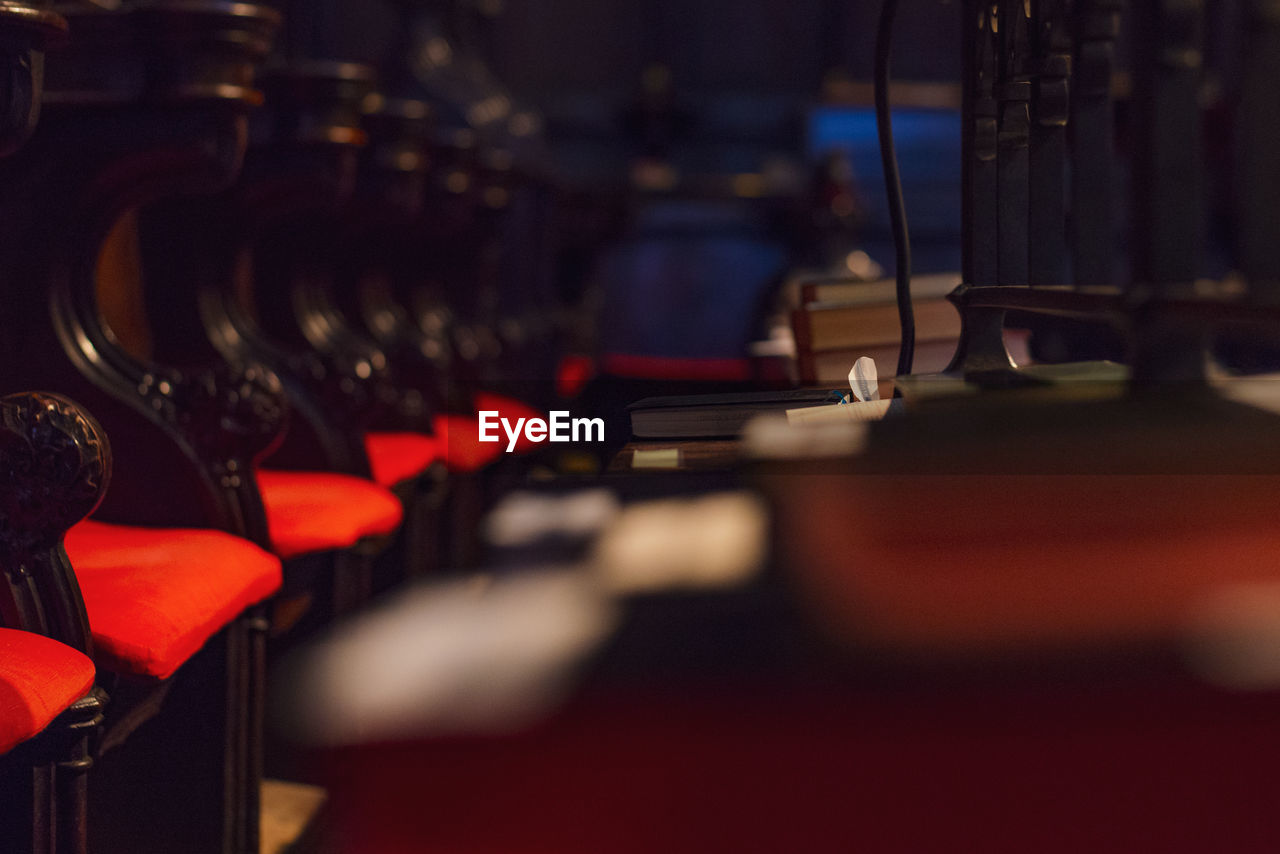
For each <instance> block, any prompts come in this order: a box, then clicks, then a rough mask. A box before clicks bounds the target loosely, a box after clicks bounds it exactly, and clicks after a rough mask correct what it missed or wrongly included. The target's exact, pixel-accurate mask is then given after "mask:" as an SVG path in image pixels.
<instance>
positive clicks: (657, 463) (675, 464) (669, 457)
mask: <svg viewBox="0 0 1280 854" xmlns="http://www.w3.org/2000/svg"><path fill="white" fill-rule="evenodd" d="M631 467H632V468H633V469H675V468H680V449H679V448H654V449H652V450H649V449H646V448H637V449H636V450H634V451H632V452H631Z"/></svg>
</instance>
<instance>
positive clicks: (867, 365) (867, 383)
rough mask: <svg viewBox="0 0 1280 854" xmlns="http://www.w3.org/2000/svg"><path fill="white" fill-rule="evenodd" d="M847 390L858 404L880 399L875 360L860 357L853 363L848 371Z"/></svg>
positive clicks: (868, 357)
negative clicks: (850, 390) (850, 391)
mask: <svg viewBox="0 0 1280 854" xmlns="http://www.w3.org/2000/svg"><path fill="white" fill-rule="evenodd" d="M849 388H851V389H853V396H854V397H855V398H856V399H857V400H858V402H859V403H866V402H867V401H869V400H879V399H880V383H879V375H878V374H877V372H876V360H875V359H873V358H871V357H870V356H862V357H861V358H859V359H858V361H856V362H854V363H853V368H852V369H850V371H849Z"/></svg>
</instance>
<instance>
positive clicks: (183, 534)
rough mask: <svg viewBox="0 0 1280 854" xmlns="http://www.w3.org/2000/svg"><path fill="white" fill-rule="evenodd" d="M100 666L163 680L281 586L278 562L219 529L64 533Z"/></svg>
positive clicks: (95, 525)
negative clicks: (243, 612)
mask: <svg viewBox="0 0 1280 854" xmlns="http://www.w3.org/2000/svg"><path fill="white" fill-rule="evenodd" d="M66 548H67V556H68V557H70V558H71V565H72V566H73V567H75V571H76V578H77V579H78V580H79V582H80V591H81V593H82V594H83V595H84V604H85V610H86V611H87V612H88V614H89V627H90V628H91V629H92V630H93V643H94V647H95V652H96V655H97V658H98V663H99V664H101V665H102V666H103V667H104V668H106V669H109V670H112V671H115V672H118V673H127V674H130V675H134V676H144V677H151V678H155V679H165V678H167V677H169V676H171V675H172V674H173V672H174V671H175V670H177V669H178V668H179V667H181V666H182V664H183V662H185V661H186V660H187V659H188V658H190V657H191V656H192V655H194V654H195V653H196V651H197V650H199V649H200V647H202V646H204V643H205V641H207V640H209V638H211V637H213V636H214V635H215V634H216V633H217V632H218V631H219V630H220V629H221V628H222V627H223V626H225V625H227V624H228V623H230V622H231V621H232V620H234V619H235V618H236V616H237V615H238V614H240V613H241V612H242V611H244V609H245V608H248V607H249V606H250V605H253V604H255V603H257V602H261V601H262V600H263V599H266V598H267V597H268V596H270V595H271V594H272V593H274V592H275V591H276V590H277V589H278V588H279V587H280V581H281V573H280V560H279V558H277V557H275V556H274V555H272V554H269V553H267V552H265V551H263V550H262V549H260V548H258V547H257V546H255V545H254V544H253V543H250V542H248V541H247V540H242V539H240V538H239V537H234V536H232V535H231V534H227V533H224V532H222V531H208V530H196V529H186V528H135V527H130V526H126V525H108V524H104V523H102V522H94V521H92V520H86V521H84V522H81V523H80V524H78V525H76V526H75V527H73V528H72V529H71V530H70V531H69V532H67V540H66Z"/></svg>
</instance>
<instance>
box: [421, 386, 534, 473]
mask: <svg viewBox="0 0 1280 854" xmlns="http://www.w3.org/2000/svg"><path fill="white" fill-rule="evenodd" d="M475 403H476V411H477V412H479V411H480V410H486V411H493V412H497V413H498V414H499V417H500V418H505V419H507V421H508V422H510V423H511V424H512V426H514V425H515V424H516V422H517V420H518V419H521V418H523V419H525V420H528V419H530V418H545V415H544V414H543V413H541V412H538V411H537V410H536V409H533V408H531V407H529V406H528V405H526V404H524V403H521V402H520V401H518V400H515V399H513V398H510V397H504V396H503V395H500V394H491V393H489V392H479V393H477V394H476V398H475ZM435 431H436V442H437V445H438V453H439V455H440V457H441V458H442V459H443V460H444V462H445V465H447V466H448V467H449V470H450V471H460V472H470V471H476V470H478V469H481V468H484V467H485V466H487V465H489V463H492V462H493V461H494V460H496V459H498V458H499V457H501V456H502V455H503V454H504V453H505V452H506V449H507V438H506V436H505V434H504V433H503V431H502V429H501V428H499V430H498V434H499V436H501V437H502V438H501V440H500V441H497V442H481V441H480V422H479V420H478V417H477V416H473V415H440V416H437V417H436V420H435ZM534 447H536V446H535V445H534V444H533V443H531V442H529V441H528V440H527V439H525V438H524V435H523V431H522V433H521V436H520V439H519V440H518V441H517V442H516V446H515V453H517V454H523V453H527V452H528V451H530V450H532V449H533V448H534Z"/></svg>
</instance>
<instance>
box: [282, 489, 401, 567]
mask: <svg viewBox="0 0 1280 854" xmlns="http://www.w3.org/2000/svg"><path fill="white" fill-rule="evenodd" d="M258 489H259V490H260V491H261V492H262V503H263V504H264V505H266V510H267V526H268V528H269V529H270V530H271V547H272V548H273V549H274V550H275V553H276V554H278V555H280V557H282V558H291V557H297V556H299V555H304V554H308V553H311V552H322V551H328V550H330V549H345V548H350V547H351V546H353V545H355V544H356V543H357V542H358V541H359V540H361V539H362V538H364V537H381V536H386V535H387V534H390V533H393V532H394V531H395V529H396V528H397V527H398V526H399V525H400V520H401V519H402V518H403V517H404V509H403V508H402V507H401V506H400V499H398V498H396V496H395V493H394V492H392V491H391V490H389V489H387V488H386V487H385V486H379V485H378V484H376V483H374V482H373V481H371V480H364V479H363V478H359V477H352V476H350V475H345V474H332V473H330V472H310V471H307V472H298V471H268V470H260V471H259V472H258Z"/></svg>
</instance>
